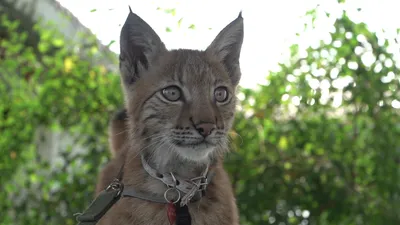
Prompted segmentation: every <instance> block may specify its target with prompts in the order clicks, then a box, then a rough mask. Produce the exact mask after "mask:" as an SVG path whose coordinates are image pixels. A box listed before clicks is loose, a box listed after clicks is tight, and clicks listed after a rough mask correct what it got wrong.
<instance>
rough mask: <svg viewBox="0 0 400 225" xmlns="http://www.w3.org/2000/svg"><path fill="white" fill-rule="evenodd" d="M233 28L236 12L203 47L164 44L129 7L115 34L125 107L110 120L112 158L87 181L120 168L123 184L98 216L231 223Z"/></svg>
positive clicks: (134, 223) (143, 223)
mask: <svg viewBox="0 0 400 225" xmlns="http://www.w3.org/2000/svg"><path fill="white" fill-rule="evenodd" d="M243 36H244V35H243V17H242V15H241V13H240V14H239V16H238V17H237V18H236V19H235V20H233V21H232V22H231V23H230V24H228V25H227V26H226V27H225V28H224V29H223V30H222V31H220V33H219V34H218V35H217V36H216V38H215V39H214V40H213V41H212V43H211V44H210V45H209V46H208V47H207V48H206V50H204V51H199V50H189V49H178V50H167V49H166V47H165V45H164V43H163V42H162V41H161V40H160V37H159V36H158V35H157V34H156V32H155V31H154V30H153V29H152V28H151V27H150V26H149V25H148V24H147V23H146V22H145V21H143V20H142V19H141V18H140V17H139V16H138V15H136V14H135V13H133V12H132V10H130V12H129V15H128V17H127V19H126V22H125V24H124V25H123V27H122V30H121V35H120V57H119V60H120V65H119V66H120V72H121V86H122V89H123V92H124V98H125V99H124V100H125V107H124V108H125V109H124V110H122V111H121V112H119V113H117V115H116V116H115V117H114V119H112V120H111V126H110V147H111V149H112V152H113V158H112V160H111V161H110V162H109V163H108V164H107V165H106V166H105V168H104V169H103V170H102V171H101V174H100V176H99V181H98V184H97V187H96V193H97V194H99V193H100V192H101V191H104V190H105V189H106V188H107V187H108V186H109V185H110V184H111V183H112V182H113V180H114V179H115V178H116V177H117V175H118V174H122V175H121V183H122V184H123V187H124V192H123V193H122V196H123V197H121V199H119V200H118V201H117V202H115V204H114V205H113V206H112V207H111V208H110V209H109V210H108V211H107V212H106V213H105V214H104V216H103V217H102V218H101V219H100V221H99V223H98V224H102V225H111V224H112V225H169V224H175V221H176V224H178V223H179V224H194V225H200V224H201V225H207V224H208V225H238V224H239V216H238V209H237V205H236V199H235V197H234V194H233V190H232V187H231V183H230V180H229V178H228V175H227V173H226V172H225V170H224V168H223V156H224V154H225V153H228V152H229V149H228V132H229V131H230V129H231V127H232V124H233V120H234V116H235V107H236V101H237V100H236V97H235V92H236V88H237V86H238V83H239V81H240V77H241V72H240V66H239V58H240V52H241V47H242V42H243ZM129 191H130V194H129V193H128V192H129ZM124 193H125V194H124ZM126 193H128V194H126ZM137 193H140V194H137ZM174 206H175V208H174ZM185 207H186V208H185ZM182 210H183V211H185V210H186V211H185V212H183V214H182V213H181V211H182ZM182 215H183V217H185V216H186V217H185V218H183V219H182ZM187 218H189V219H187ZM178 220H179V222H178ZM182 221H186V222H182Z"/></svg>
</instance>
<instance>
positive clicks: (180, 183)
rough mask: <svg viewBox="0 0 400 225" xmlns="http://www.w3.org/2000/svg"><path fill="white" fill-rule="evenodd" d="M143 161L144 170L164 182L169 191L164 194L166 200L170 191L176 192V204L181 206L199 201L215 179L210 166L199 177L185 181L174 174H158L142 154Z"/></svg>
mask: <svg viewBox="0 0 400 225" xmlns="http://www.w3.org/2000/svg"><path fill="white" fill-rule="evenodd" d="M141 160H142V165H143V168H144V170H146V172H147V173H148V174H149V175H150V176H151V177H153V178H155V179H157V180H159V181H161V182H163V183H164V184H165V185H166V186H167V187H168V189H167V190H166V191H165V193H164V198H165V200H167V201H168V199H167V194H168V192H169V191H175V192H176V193H177V195H178V198H177V199H175V201H174V203H176V202H178V201H180V205H181V206H184V205H187V204H188V203H189V202H190V201H191V200H194V201H196V200H199V199H200V198H201V197H202V195H203V194H204V192H205V190H206V188H207V185H208V184H209V183H210V181H211V179H212V177H214V175H215V173H214V171H209V168H210V166H209V165H207V167H206V169H205V170H204V171H203V172H202V173H201V175H200V176H199V177H194V178H191V179H183V178H181V177H179V176H177V175H175V174H174V173H172V172H171V173H164V174H160V173H158V172H157V171H156V170H155V169H154V168H152V167H151V166H150V165H149V164H148V163H147V161H146V159H145V158H144V155H143V154H141Z"/></svg>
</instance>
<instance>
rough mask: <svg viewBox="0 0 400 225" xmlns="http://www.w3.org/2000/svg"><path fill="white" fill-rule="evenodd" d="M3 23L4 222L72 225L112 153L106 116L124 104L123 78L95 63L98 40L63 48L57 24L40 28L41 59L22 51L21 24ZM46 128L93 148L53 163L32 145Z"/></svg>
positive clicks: (0, 195)
mask: <svg viewBox="0 0 400 225" xmlns="http://www.w3.org/2000/svg"><path fill="white" fill-rule="evenodd" d="M0 24H1V25H2V27H5V28H6V31H7V32H6V34H7V36H6V37H2V39H1V40H0V49H1V52H4V55H2V56H1V60H0V78H1V81H2V82H1V84H0V102H1V104H0V132H1V135H0V149H1V152H0V154H1V163H0V171H1V174H2V175H1V176H0V183H1V184H2V185H1V187H2V188H1V190H2V191H1V192H0V202H1V204H0V208H1V212H2V217H1V218H0V223H1V224H24V225H25V224H26V225H29V224H32V225H33V224H35V225H36V224H45V223H46V224H75V220H74V219H73V214H74V213H76V212H79V211H81V210H82V209H83V208H84V207H85V205H86V204H87V203H88V202H90V201H91V198H92V196H93V189H94V185H95V182H96V176H95V175H94V174H96V173H97V171H98V165H100V164H101V163H102V162H104V161H105V160H106V157H107V155H108V154H109V153H108V151H107V147H108V143H107V129H106V127H107V124H108V120H109V115H111V114H112V113H113V112H114V111H115V110H116V109H117V108H119V107H120V105H121V104H122V96H121V92H120V91H119V90H120V85H119V77H118V76H117V74H113V73H111V72H110V71H107V70H106V68H105V67H104V66H101V65H99V66H96V65H94V64H93V63H91V62H93V61H95V59H94V58H95V56H96V54H95V52H97V51H98V50H97V47H96V44H95V43H91V44H89V45H86V47H85V46H79V45H75V44H74V43H66V42H65V40H64V38H63V37H62V35H60V34H59V33H58V32H56V29H54V27H41V26H35V28H34V30H35V31H36V32H37V33H38V34H39V36H40V41H39V42H38V43H37V49H38V50H39V52H40V56H39V55H36V54H34V50H33V47H26V46H24V43H25V39H26V38H28V34H27V33H19V32H16V29H17V28H18V21H10V20H9V19H8V18H7V16H5V15H4V14H3V15H2V16H1V21H0ZM69 46H74V47H78V46H79V47H80V50H79V52H74V51H75V50H71V48H70V47H69ZM83 55H84V56H85V57H83ZM41 127H45V128H49V129H51V130H52V131H54V132H56V131H68V132H70V133H71V135H73V136H74V135H75V136H76V134H79V136H78V137H74V142H76V143H78V144H81V145H84V146H85V147H86V148H87V149H88V151H87V152H78V153H74V152H73V151H72V148H68V146H62V149H58V151H60V154H61V159H62V160H61V161H60V162H57V163H54V164H49V163H48V161H47V160H45V159H43V157H44V155H45V153H44V152H41V149H38V146H37V145H36V143H35V142H34V140H35V136H37V135H38V133H37V131H38V129H39V128H41Z"/></svg>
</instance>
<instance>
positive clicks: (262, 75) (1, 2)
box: [0, 0, 400, 225]
mask: <svg viewBox="0 0 400 225" xmlns="http://www.w3.org/2000/svg"><path fill="white" fill-rule="evenodd" d="M128 5H130V6H131V7H132V10H133V11H134V12H135V13H137V14H138V15H139V16H141V17H142V18H143V19H144V20H146V21H147V22H148V23H149V24H150V25H151V26H152V27H153V28H154V29H155V30H156V32H157V33H158V34H159V35H160V37H161V38H162V39H163V41H164V42H165V44H166V45H167V48H169V49H172V48H194V49H205V48H206V47H207V45H208V44H209V43H211V41H212V40H213V38H214V37H215V35H216V34H217V33H218V32H219V31H220V30H221V29H222V28H223V27H224V26H225V25H227V24H228V23H229V22H230V21H232V20H233V19H234V18H236V17H237V15H238V13H239V11H240V10H243V17H244V21H245V39H244V44H243V50H242V56H241V64H242V72H243V75H242V81H241V84H240V85H241V87H240V90H239V94H238V96H239V99H240V100H241V102H240V104H239V106H238V113H237V117H236V122H235V126H234V130H233V131H232V134H231V137H232V142H231V145H232V149H233V151H232V153H231V154H229V155H228V156H227V158H226V162H225V165H226V168H227V170H228V172H229V174H230V176H231V180H232V185H233V187H234V190H235V193H236V196H237V202H238V205H239V208H240V215H241V221H242V223H241V224H242V225H264V224H265V225H266V224H277V225H291V224H299V225H308V224H312V225H381V224H382V225H383V224H384V225H398V224H400V91H399V86H400V75H399V74H400V72H399V68H400V54H399V53H400V45H399V43H398V42H399V40H400V39H399V33H400V14H399V13H398V9H399V7H398V2H397V1H395V0H393V1H390V0H381V1H372V0H359V1H357V0H353V1H351V0H347V1H343V0H339V1H337V0H319V1H316V0H282V1H255V0H254V1H250V0H247V1H233V0H230V1H227V0H219V1H210V0H205V1H199V0H197V1H194V0H185V1H184V0H181V1H179V0H152V1H139V0H132V1H127V0H120V1H119V0H115V1H100V0H96V1H95V0H85V1H78V0H60V1H56V0H0V174H1V175H0V215H1V216H0V224H2V225H11V224H13V225H37V224H49V225H50V224H51V225H53V224H54V225H60V224H68V225H69V224H71V225H72V224H76V221H75V219H74V216H73V215H74V214H75V213H78V212H82V211H83V210H84V209H85V208H86V207H87V206H88V204H89V203H90V202H91V201H92V199H93V194H94V187H95V183H96V179H97V174H98V172H99V169H100V168H102V166H103V165H104V164H105V163H106V162H107V161H108V160H109V158H110V153H109V149H108V140H107V138H108V137H107V125H108V121H109V119H110V116H111V115H112V113H114V112H115V111H116V110H117V109H118V108H120V107H121V106H122V93H121V89H120V83H119V73H118V61H117V59H118V54H119V43H118V42H119V32H120V29H121V26H122V24H123V23H124V21H125V19H126V17H127V15H128V12H129V11H128Z"/></svg>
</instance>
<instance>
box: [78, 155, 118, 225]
mask: <svg viewBox="0 0 400 225" xmlns="http://www.w3.org/2000/svg"><path fill="white" fill-rule="evenodd" d="M124 165H125V162H124V163H123V164H122V166H121V168H120V170H119V172H118V175H117V177H116V178H115V179H114V181H113V182H112V183H111V184H110V185H109V186H108V187H107V188H106V189H105V190H104V191H102V192H100V194H99V195H98V196H97V197H96V198H95V199H94V201H93V202H92V203H91V204H90V205H89V207H88V208H87V209H86V210H85V211H84V212H83V213H79V214H78V215H77V217H76V220H77V221H78V222H79V223H78V225H95V224H97V222H98V221H99V220H100V219H101V217H103V216H104V214H106V212H107V211H108V210H109V209H110V208H111V207H112V206H113V205H114V204H115V203H116V202H117V201H118V200H119V199H120V198H121V193H122V191H123V190H124V185H123V183H122V182H121V181H122V176H123V171H124Z"/></svg>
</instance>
